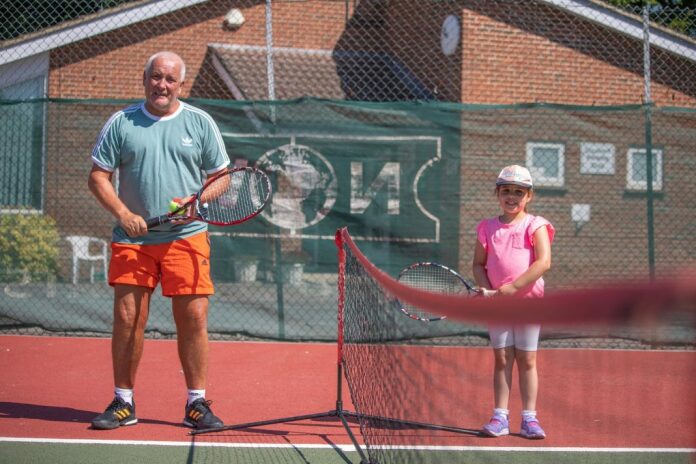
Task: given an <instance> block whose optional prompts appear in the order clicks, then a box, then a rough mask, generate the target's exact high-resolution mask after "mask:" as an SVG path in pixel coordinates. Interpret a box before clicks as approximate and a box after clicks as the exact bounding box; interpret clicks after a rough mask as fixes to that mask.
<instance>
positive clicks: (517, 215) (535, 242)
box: [473, 165, 554, 438]
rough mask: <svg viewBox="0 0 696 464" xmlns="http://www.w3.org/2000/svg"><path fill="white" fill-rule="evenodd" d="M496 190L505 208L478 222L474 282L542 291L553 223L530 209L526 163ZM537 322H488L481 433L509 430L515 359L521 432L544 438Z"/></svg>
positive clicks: (512, 290)
mask: <svg viewBox="0 0 696 464" xmlns="http://www.w3.org/2000/svg"><path fill="white" fill-rule="evenodd" d="M495 194H496V197H497V198H498V203H499V204H500V209H501V210H502V214H501V215H500V216H496V217H494V218H490V219H485V220H483V221H481V222H480V223H479V225H478V227H477V228H476V232H477V235H478V240H477V242H476V249H475V251H474V262H473V274H474V278H475V279H476V284H477V285H479V286H480V287H481V288H483V289H492V290H494V291H495V293H494V294H495V295H515V296H518V297H521V298H534V297H541V296H543V295H544V279H543V278H542V275H544V273H545V272H546V271H548V270H549V268H550V267H551V242H552V241H553V236H554V228H553V226H552V225H551V224H550V223H549V221H547V220H546V219H544V218H542V217H540V216H533V215H531V214H528V213H527V205H528V204H529V202H530V201H531V200H532V196H533V192H532V177H531V175H530V174H529V171H528V170H527V169H526V168H524V167H522V166H517V165H513V166H507V167H506V168H504V169H503V170H502V171H501V172H500V175H499V176H498V179H497V180H496V187H495ZM540 329H541V327H540V326H539V325H509V326H491V327H489V328H488V330H489V334H490V339H491V346H492V347H493V355H494V357H495V368H494V371H493V392H494V395H495V409H494V410H493V417H492V418H491V420H490V421H489V422H488V424H486V425H484V426H483V433H485V434H486V435H490V436H494V437H499V436H501V435H507V434H509V433H510V426H509V422H508V415H509V410H508V401H509V399H510V388H511V387H512V367H513V365H514V363H515V362H516V363H517V369H518V371H519V382H520V394H521V396H522V408H523V410H522V425H521V428H520V434H521V435H522V436H523V437H526V438H544V437H546V434H545V433H544V430H543V429H542V428H541V425H540V424H539V420H538V419H537V418H536V399H537V389H538V377H537V368H536V350H537V345H538V342H539V331H540Z"/></svg>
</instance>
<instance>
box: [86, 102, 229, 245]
mask: <svg viewBox="0 0 696 464" xmlns="http://www.w3.org/2000/svg"><path fill="white" fill-rule="evenodd" d="M179 103H180V104H179V108H178V109H177V111H176V112H175V113H174V114H172V115H170V116H165V117H158V116H155V115H153V114H151V113H149V112H148V111H147V109H146V108H145V104H144V103H141V104H138V105H135V106H131V107H129V108H126V109H124V110H121V111H119V112H117V113H115V114H114V115H112V116H111V118H110V119H109V120H108V121H107V123H106V124H105V125H104V128H103V129H102V130H101V132H100V134H99V139H98V140H97V144H96V145H95V147H94V150H93V151H92V161H93V162H94V163H95V164H96V165H97V166H99V167H101V168H102V169H106V170H107V171H111V172H115V171H118V177H117V179H118V196H119V198H120V199H121V200H122V201H123V202H124V203H125V204H126V206H128V208H129V209H130V210H131V211H132V212H133V213H135V214H138V215H140V216H142V217H143V218H145V219H147V218H149V217H153V216H159V215H161V214H165V213H167V211H168V206H169V201H170V200H171V199H172V198H175V197H179V198H183V197H186V196H188V195H191V194H193V193H196V192H197V191H198V190H199V189H200V188H201V187H202V185H203V183H204V181H205V176H206V175H207V174H211V173H214V172H217V171H219V170H221V169H223V168H225V167H226V166H228V165H229V163H230V160H229V157H228V156H227V151H226V150H225V145H224V143H223V140H222V135H221V134H220V130H219V129H218V127H217V125H216V124H215V121H213V119H212V118H211V117H210V115H208V114H207V113H206V112H205V111H202V110H200V109H198V108H196V107H194V106H191V105H189V104H187V103H184V102H179ZM206 228H207V224H205V223H203V222H200V221H193V222H190V223H188V224H180V225H176V224H173V223H168V224H162V225H160V226H157V227H155V228H153V229H152V230H150V232H149V233H147V234H146V235H143V236H140V237H129V236H128V235H126V233H125V231H124V230H123V229H122V228H121V227H120V226H119V225H118V224H117V225H116V226H115V227H114V229H113V234H112V241H114V242H122V243H136V244H155V243H167V242H172V241H174V240H178V239H181V238H184V237H189V236H191V235H194V234H196V233H198V232H202V231H204V230H206Z"/></svg>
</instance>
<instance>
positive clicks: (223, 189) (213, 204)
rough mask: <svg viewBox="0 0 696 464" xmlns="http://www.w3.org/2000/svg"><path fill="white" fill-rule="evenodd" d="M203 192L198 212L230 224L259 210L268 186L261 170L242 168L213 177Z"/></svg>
mask: <svg viewBox="0 0 696 464" xmlns="http://www.w3.org/2000/svg"><path fill="white" fill-rule="evenodd" d="M205 192H206V194H205V195H204V196H203V202H202V203H201V204H200V205H199V210H200V211H199V213H200V214H201V215H202V216H203V217H204V219H205V220H207V221H209V222H213V223H219V224H231V223H235V222H238V221H241V220H243V219H246V218H248V217H249V216H251V215H253V214H255V213H257V212H258V211H260V210H261V209H262V208H263V206H264V204H265V203H266V200H267V199H268V196H269V193H270V189H269V185H268V182H266V179H265V177H264V174H263V173H260V172H258V171H254V170H243V171H234V172H232V173H231V174H230V175H228V176H223V177H221V178H220V179H217V180H215V181H213V182H212V183H211V184H210V185H208V187H206V190H205Z"/></svg>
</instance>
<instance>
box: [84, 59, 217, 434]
mask: <svg viewBox="0 0 696 464" xmlns="http://www.w3.org/2000/svg"><path fill="white" fill-rule="evenodd" d="M185 75H186V67H185V65H184V62H183V60H182V59H181V58H180V57H179V56H178V55H176V54H175V53H171V52H159V53H156V54H155V55H153V56H152V57H150V59H149V60H148V61H147V64H146V66H145V70H144V72H143V86H144V88H145V101H144V102H142V103H140V104H137V105H134V106H131V107H129V108H126V109H124V110H122V111H119V112H117V113H115V114H114V115H113V116H111V118H110V119H109V120H108V121H107V123H106V125H105V126H104V128H103V129H102V130H101V133H100V134H99V138H98V140H97V143H96V146H95V147H94V150H93V151H92V162H93V166H92V170H91V172H90V174H89V181H88V186H89V189H90V190H91V191H92V193H93V194H94V196H95V197H96V198H97V200H98V201H99V203H100V204H101V205H102V206H103V207H104V208H105V209H106V210H107V211H109V212H110V213H111V214H112V215H113V216H114V217H115V218H116V220H117V224H116V225H115V227H114V229H113V234H112V244H111V250H112V256H111V262H110V265H109V285H111V286H113V288H114V319H113V331H112V340H111V356H112V363H113V375H114V384H115V397H114V399H113V401H112V402H111V404H110V405H109V406H108V407H107V408H106V410H105V411H104V413H103V414H100V415H99V416H97V417H96V418H94V420H93V421H92V427H94V428H95V429H114V428H117V427H119V426H122V425H133V424H135V423H137V421H138V419H137V418H136V415H135V401H134V399H133V387H134V385H135V377H136V372H137V369H138V364H139V362H140V359H141V357H142V353H143V340H144V333H145V326H146V323H147V318H148V312H149V307H150V299H151V296H152V292H153V291H154V289H155V287H157V284H158V283H161V285H162V294H163V295H164V296H167V297H170V298H171V299H172V313H173V316H174V321H175V324H176V332H177V347H178V352H179V359H180V361H181V365H182V368H183V371H184V376H185V379H186V386H187V388H188V398H187V401H186V406H185V412H184V414H185V416H184V425H186V426H188V427H193V428H210V427H220V426H222V425H223V423H222V421H221V420H220V419H219V418H218V417H216V416H215V415H214V414H213V412H212V411H211V409H210V403H211V402H210V401H207V400H206V399H205V387H206V380H207V379H206V377H207V371H208V328H207V324H208V321H207V319H208V296H209V295H212V294H213V293H214V290H213V284H212V280H211V278H210V265H209V262H210V242H209V240H208V232H207V225H206V224H205V223H202V222H198V221H195V222H191V221H189V222H186V223H183V224H182V223H170V224H164V225H161V226H157V227H155V228H153V230H150V231H148V229H147V225H146V224H145V219H144V218H147V217H151V216H155V215H159V214H162V213H163V212H166V211H167V209H168V206H169V203H170V201H171V200H172V199H173V198H176V197H185V196H186V195H188V194H190V193H193V192H196V191H197V190H198V189H199V188H200V187H201V186H202V185H203V182H204V177H205V176H204V174H203V173H205V174H206V175H207V176H210V175H213V174H215V173H216V172H218V171H221V170H223V169H225V168H226V167H227V166H228V165H229V162H230V161H229V157H228V156H227V152H226V150H225V146H224V144H223V141H222V136H221V135H220V131H219V129H218V128H217V126H216V124H215V122H214V121H213V120H212V118H211V117H210V116H209V115H208V114H206V113H205V112H203V111H201V110H199V109H197V108H195V107H193V106H191V105H189V104H187V103H184V102H182V101H180V100H179V94H180V92H181V90H182V88H183V86H184V78H185ZM117 169H118V179H119V192H118V194H117V193H116V191H115V189H114V187H113V184H112V177H113V173H114V171H116V170H117Z"/></svg>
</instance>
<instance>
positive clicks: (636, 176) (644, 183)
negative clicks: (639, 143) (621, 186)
mask: <svg viewBox="0 0 696 464" xmlns="http://www.w3.org/2000/svg"><path fill="white" fill-rule="evenodd" d="M651 151H652V167H653V169H652V178H653V179H652V180H653V190H662V150H660V149H656V148H653V149H652V150H651ZM647 168H648V153H647V150H646V149H645V148H631V149H629V150H628V159H627V162H626V188H627V189H629V190H647V189H648V169H647Z"/></svg>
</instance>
